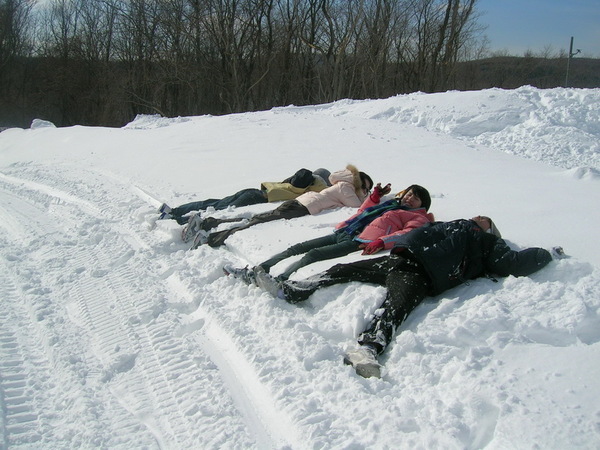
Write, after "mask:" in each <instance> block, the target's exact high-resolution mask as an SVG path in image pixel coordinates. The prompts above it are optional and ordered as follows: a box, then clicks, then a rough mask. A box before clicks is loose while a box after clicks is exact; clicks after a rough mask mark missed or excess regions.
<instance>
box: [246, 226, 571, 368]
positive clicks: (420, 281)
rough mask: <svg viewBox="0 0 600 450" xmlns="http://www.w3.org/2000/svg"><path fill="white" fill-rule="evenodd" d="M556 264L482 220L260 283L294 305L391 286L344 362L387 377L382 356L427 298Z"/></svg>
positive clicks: (558, 251)
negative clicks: (359, 287)
mask: <svg viewBox="0 0 600 450" xmlns="http://www.w3.org/2000/svg"><path fill="white" fill-rule="evenodd" d="M552 251H553V254H554V255H555V256H556V257H562V256H563V255H564V252H563V250H562V248H561V247H554V248H553V249H552ZM551 260H552V255H551V253H550V252H548V251H547V250H544V249H542V248H537V247H534V248H528V249H525V250H521V251H515V250H511V249H510V248H509V247H508V245H507V244H506V243H505V242H504V240H502V239H501V235H500V232H499V231H498V229H497V228H496V226H495V225H494V223H493V221H492V220H491V219H490V218H489V217H486V216H477V217H473V218H472V219H470V220H467V219H459V220H454V221H451V222H435V223H430V224H427V225H425V226H423V227H421V228H417V229H416V230H413V231H411V232H409V233H406V234H404V235H402V236H401V238H400V239H399V241H398V242H396V244H395V246H394V247H393V249H392V252H391V254H390V255H389V256H383V257H379V258H373V259H368V260H363V261H357V262H353V263H349V264H336V265H335V266H333V267H331V268H329V269H328V270H326V271H325V272H324V273H322V274H317V275H314V276H311V277H309V278H307V279H306V280H302V281H290V280H287V281H283V282H277V281H276V280H275V279H274V278H273V277H271V276H270V275H269V274H267V273H265V272H262V273H261V272H259V273H257V274H256V284H257V285H258V286H260V287H262V288H263V289H265V290H267V291H269V292H270V293H271V294H273V295H275V296H277V297H279V298H282V299H284V300H286V301H288V302H290V303H298V302H301V301H303V300H306V299H307V298H308V297H310V295H311V294H313V293H314V292H315V291H316V290H317V289H320V288H323V287H326V286H332V285H334V284H339V283H348V282H351V281H360V282H365V283H375V284H379V285H382V286H386V287H387V294H386V297H385V300H384V302H383V304H382V305H381V306H380V308H379V309H378V310H377V314H376V315H375V316H374V317H373V319H372V321H371V323H370V325H369V326H368V327H367V329H366V330H364V331H363V332H362V333H361V335H360V336H359V338H358V344H359V346H358V348H357V349H355V350H352V351H350V352H348V353H347V354H346V355H345V357H344V363H346V364H349V365H352V366H353V367H354V369H355V370H356V372H357V373H358V374H359V375H361V376H363V377H365V378H368V377H379V376H380V375H381V365H380V364H379V362H378V361H377V357H378V355H380V354H381V353H382V352H383V351H384V350H385V349H386V347H387V346H388V345H389V343H390V341H391V339H392V336H393V333H394V331H395V329H396V328H397V327H398V326H399V325H401V324H402V322H404V320H405V319H406V318H407V317H408V315H409V314H410V313H411V312H412V311H413V310H414V309H415V308H416V307H417V306H418V305H419V304H421V302H422V301H423V299H424V298H425V297H426V296H428V295H438V294H441V293H442V292H444V291H446V290H448V289H451V288H453V287H455V286H458V285H460V284H462V283H466V282H468V280H471V279H474V278H478V277H482V276H489V277H491V276H492V275H493V274H494V275H498V276H509V275H513V276H516V277H519V276H528V275H530V274H532V273H534V272H536V271H538V270H540V269H541V268H542V267H544V266H546V265H547V264H548V263H549V262H550V261H551Z"/></svg>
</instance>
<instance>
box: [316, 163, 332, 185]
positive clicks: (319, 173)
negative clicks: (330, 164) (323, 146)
mask: <svg viewBox="0 0 600 450" xmlns="http://www.w3.org/2000/svg"><path fill="white" fill-rule="evenodd" d="M313 175H314V176H316V177H319V178H321V179H322V180H323V181H324V182H325V184H326V185H327V186H331V181H329V175H331V172H330V171H329V170H327V169H323V168H322V167H320V168H318V169H317V170H315V171H314V172H313Z"/></svg>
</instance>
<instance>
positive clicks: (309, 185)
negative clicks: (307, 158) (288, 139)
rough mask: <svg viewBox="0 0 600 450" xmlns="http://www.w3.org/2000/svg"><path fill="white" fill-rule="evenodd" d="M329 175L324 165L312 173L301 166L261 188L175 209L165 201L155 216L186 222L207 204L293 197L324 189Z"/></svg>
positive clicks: (225, 205) (220, 205)
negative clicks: (193, 213) (291, 173)
mask: <svg viewBox="0 0 600 450" xmlns="http://www.w3.org/2000/svg"><path fill="white" fill-rule="evenodd" d="M329 175H330V172H329V171H328V170H327V169H323V168H320V169H317V170H315V171H314V172H311V171H310V170H308V169H300V170H298V171H297V172H296V173H295V174H294V175H292V176H291V177H289V178H286V179H285V180H283V181H281V182H270V181H265V182H263V183H261V185H260V189H254V188H248V189H242V190H241V191H238V192H236V193H235V194H233V195H230V196H228V197H224V198H220V199H219V198H209V199H207V200H199V201H195V202H190V203H186V204H184V205H180V206H177V207H175V208H171V207H170V206H169V205H167V204H166V203H163V204H162V205H161V206H160V208H159V209H158V213H159V218H158V219H159V220H164V219H173V220H176V221H177V223H178V224H179V225H185V224H187V223H188V221H189V219H190V213H192V212H196V211H204V210H206V209H207V208H210V207H212V208H214V209H216V210H222V209H227V208H228V207H230V206H235V207H241V206H250V205H257V204H259V203H272V202H281V201H284V200H292V199H294V198H296V197H298V196H300V195H302V194H304V193H305V192H308V191H312V192H321V191H322V190H323V189H326V188H327V187H328V186H331V184H330V183H329ZM192 237H193V235H192Z"/></svg>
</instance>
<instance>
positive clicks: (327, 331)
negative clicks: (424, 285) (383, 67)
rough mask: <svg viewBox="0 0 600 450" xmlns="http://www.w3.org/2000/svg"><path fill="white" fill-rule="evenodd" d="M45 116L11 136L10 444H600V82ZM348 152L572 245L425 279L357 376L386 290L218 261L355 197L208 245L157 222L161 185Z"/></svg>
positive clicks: (367, 165) (6, 182)
mask: <svg viewBox="0 0 600 450" xmlns="http://www.w3.org/2000/svg"><path fill="white" fill-rule="evenodd" d="M34 125H35V126H32V129H28V130H23V129H14V128H13V129H8V130H6V131H3V132H2V133H0V229H1V230H2V233H1V234H0V256H1V257H0V294H1V297H0V298H1V301H0V404H1V407H0V447H2V448H98V447H99V448H163V449H180V448H207V449H209V448H211V449H212V448H215V449H216V448H260V449H267V448H278V449H279V448H282V449H283V448H289V449H319V448H344V449H363V448H364V449H366V448H382V449H383V448H401V449H415V448H423V449H428V448H444V449H480V448H487V449H506V448H511V449H514V448H518V449H530V448H544V449H563V448H584V449H596V448H598V447H599V446H600V406H598V402H597V399H598V398H600V383H598V379H599V377H600V358H599V356H600V269H599V267H600V243H599V242H600V241H599V239H598V237H597V228H598V223H600V208H599V206H600V189H599V183H600V177H599V170H600V161H599V154H600V139H599V137H600V89H583V90H582V89H551V90H539V89H535V88H532V87H522V88H519V89H516V90H500V89H490V90H483V91H473V92H447V93H440V94H422V93H415V94H411V95H402V96H397V97H392V98H388V99H383V100H369V101H352V100H345V101H339V102H335V103H332V104H327V105H315V106H310V107H295V106H289V107H284V108H275V109H272V110H270V111H263V112H256V113H247V114H235V115H229V116H223V117H212V116H202V117H184V118H181V117H180V118H172V119H168V118H162V117H158V116H141V117H138V118H136V120H134V121H133V122H132V123H130V124H128V125H127V126H125V127H123V128H121V129H109V128H102V127H82V126H75V127H69V128H60V127H59V128H56V127H53V126H52V124H49V123H47V122H45V121H37V122H35V123H34ZM347 163H352V164H355V165H356V166H357V167H358V168H359V169H360V170H363V171H365V172H367V173H369V174H370V175H371V176H372V177H373V178H374V180H375V181H376V182H382V183H387V182H391V183H392V185H393V189H394V192H396V191H398V190H400V189H402V188H404V187H406V186H408V185H409V184H412V183H418V184H422V185H424V186H425V187H427V188H428V189H429V191H430V193H431V194H432V197H433V202H432V208H431V211H432V212H433V213H434V214H435V215H436V218H437V219H438V220H452V219H457V218H470V217H473V216H475V215H478V214H485V215H489V216H491V217H492V218H493V219H494V221H495V222H496V224H497V225H498V228H499V229H500V230H501V232H502V233H503V235H504V236H505V237H506V240H507V242H508V243H509V245H511V246H512V247H513V248H517V249H520V248H526V247H531V246H539V247H544V248H549V247H552V246H555V245H561V246H563V247H564V249H565V251H566V253H567V255H568V258H565V259H561V260H555V261H553V262H551V263H550V265H549V266H547V267H546V268H544V269H543V270H541V271H539V272H537V273H535V274H534V275H532V276H531V277H527V278H514V277H508V278H500V279H499V280H498V282H497V283H494V282H492V281H491V280H488V279H478V280H474V281H472V282H471V283H469V284H468V285H462V286H459V287H457V288H455V289H452V290H450V291H447V292H445V293H444V294H442V295H439V296H437V297H434V298H428V299H427V300H426V301H425V302H424V303H423V304H422V305H421V306H419V307H418V308H417V309H416V310H415V311H414V313H413V314H411V316H410V317H409V318H408V320H407V321H406V322H405V323H404V324H403V325H402V326H401V327H400V329H399V330H398V332H397V335H396V337H395V339H394V341H393V343H392V344H391V345H390V346H389V348H388V349H387V351H386V353H385V354H384V355H383V357H382V358H381V361H382V363H383V364H384V366H385V369H384V375H383V377H382V378H381V379H363V378H361V377H359V376H357V375H356V374H355V373H354V371H353V370H352V369H351V368H350V367H348V366H344V365H343V364H342V355H343V353H344V351H345V350H347V349H349V348H352V347H354V345H355V338H356V336H357V334H358V333H359V332H360V331H361V330H362V329H363V327H365V325H366V324H367V322H368V320H369V318H370V315H371V314H372V313H373V312H374V311H375V310H376V308H377V306H378V304H379V303H380V302H381V301H382V300H383V297H384V295H385V289H384V288H383V287H377V286H372V285H368V284H360V283H351V284H347V285H338V286H333V287H330V288H326V289H323V290H321V291H319V292H317V293H316V294H314V295H313V296H312V297H311V298H310V299H309V300H308V301H307V302H305V303H304V304H301V305H290V304H287V303H285V302H282V301H281V300H277V299H274V298H272V297H271V296H270V295H269V294H267V293H264V292H261V291H260V290H259V289H258V288H256V287H252V286H246V285H245V284H243V283H242V282H240V281H239V280H235V279H231V278H228V277H225V276H223V274H222V271H221V267H222V266H223V264H225V263H228V262H231V263H234V264H241V265H245V264H250V265H252V264H256V263H258V262H261V261H262V260H264V259H266V258H267V257H269V256H271V255H272V254H273V253H275V252H278V251H281V250H283V249H284V248H286V247H287V246H289V245H290V244H293V243H296V242H299V241H301V240H304V239H308V238H312V237H317V236H321V235H324V234H327V233H329V232H330V231H331V229H332V227H333V226H334V225H335V224H336V223H337V222H339V221H340V220H343V219H345V218H347V217H349V216H350V215H351V214H352V213H353V212H354V210H352V209H350V208H342V209H338V210H335V211H330V212H326V213H322V214H319V215H317V216H310V217H303V218H299V219H295V220H290V221H278V222H271V223H267V224H262V225H258V226H255V227H253V228H250V229H248V230H245V231H243V232H240V233H237V234H235V235H234V236H232V237H231V238H230V239H229V240H228V241H227V246H226V247H224V248H221V249H212V248H209V247H202V248H199V249H198V250H195V251H189V250H188V246H187V245H186V244H184V243H183V242H181V240H180V237H179V234H180V227H179V226H178V225H177V224H176V223H175V222H173V221H158V222H157V221H156V217H157V214H156V208H157V207H158V206H159V205H160V203H162V202H163V201H167V202H168V203H169V204H171V205H172V206H176V205H179V204H182V203H185V202H188V201H192V200H196V199H203V198H209V197H221V196H224V195H228V194H231V193H233V192H235V191H237V190H239V189H242V188H246V187H258V186H259V184H260V182H261V181H277V180H280V179H283V178H285V177H287V176H289V175H291V174H292V173H293V172H294V171H295V170H297V169H298V168H300V167H306V168H309V169H316V168H318V167H325V168H328V169H329V170H332V171H333V170H337V169H341V168H343V167H344V166H345V165H346V164H347ZM273 207H274V205H272V204H264V205H254V206H251V207H247V208H240V209H238V210H237V211H236V210H233V209H232V210H226V211H219V212H215V215H217V216H235V215H237V214H240V213H244V214H245V215H246V216H248V215H249V214H250V213H253V212H259V211H266V210H269V209H272V208H273ZM359 258H362V256H360V254H358V253H357V254H354V255H349V256H346V257H344V258H340V259H338V260H333V261H324V262H320V263H317V264H314V265H311V266H308V267H305V268H303V269H302V270H300V271H298V272H297V273H296V274H295V275H294V278H298V279H300V278H303V277H306V276H308V275H309V274H313V273H317V272H319V271H322V270H324V269H326V268H327V267H329V266H330V265H332V264H334V263H337V262H344V261H352V260H355V259H359ZM286 263H287V262H283V263H280V265H278V266H276V267H275V268H274V269H273V273H275V274H277V273H278V271H280V270H283V268H284V267H285V264H286Z"/></svg>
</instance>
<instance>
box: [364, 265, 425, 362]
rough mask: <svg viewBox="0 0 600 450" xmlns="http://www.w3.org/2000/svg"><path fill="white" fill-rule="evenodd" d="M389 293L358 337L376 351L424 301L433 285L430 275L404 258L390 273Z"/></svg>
mask: <svg viewBox="0 0 600 450" xmlns="http://www.w3.org/2000/svg"><path fill="white" fill-rule="evenodd" d="M386 286H387V289H388V293H387V296H386V299H385V301H384V302H383V304H382V305H381V307H380V311H382V312H381V313H380V314H377V315H376V316H375V317H374V318H373V320H372V321H371V324H370V326H369V328H368V329H367V330H366V331H364V332H363V333H362V334H361V335H360V337H359V339H358V343H359V344H360V345H368V346H372V347H373V348H375V349H376V351H377V353H381V352H383V351H384V350H385V348H386V347H387V345H388V344H389V343H390V341H391V339H392V336H393V334H394V331H395V329H396V328H397V327H398V326H399V325H400V324H402V322H404V320H405V319H406V318H407V317H408V315H409V314H410V313H411V312H412V311H413V310H414V309H415V308H416V307H417V306H418V305H419V304H420V303H421V302H422V301H423V299H424V298H425V296H426V295H427V293H428V292H429V289H430V282H429V278H428V277H427V276H426V275H425V273H424V272H423V271H422V269H421V267H420V266H419V265H418V264H416V263H414V262H413V261H409V260H404V262H402V263H400V264H399V265H398V266H397V267H395V268H393V269H392V270H391V271H390V273H389V274H388V276H387V279H386Z"/></svg>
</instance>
